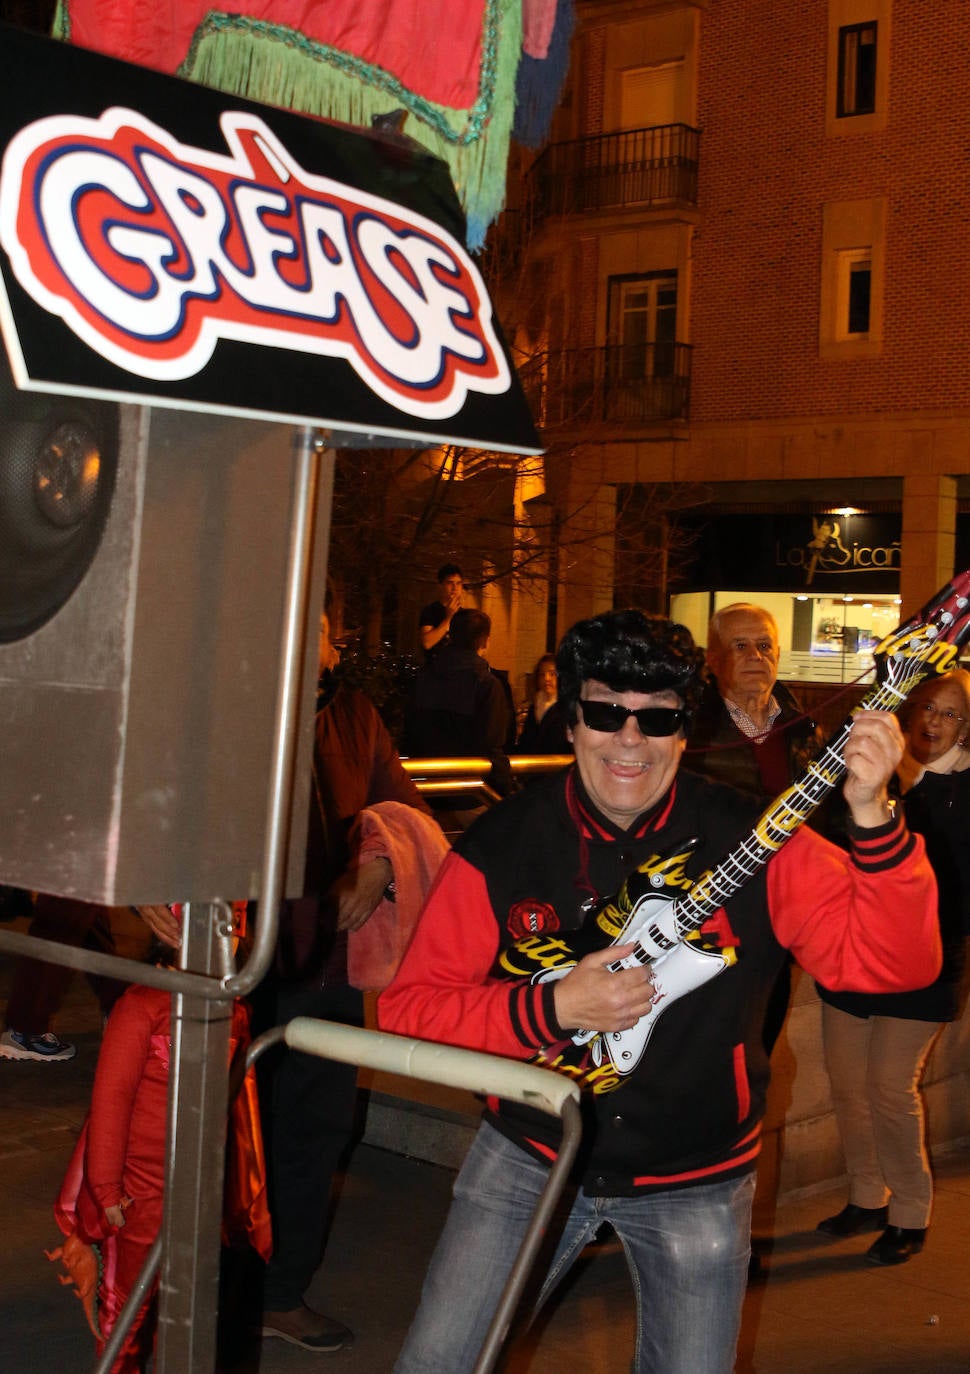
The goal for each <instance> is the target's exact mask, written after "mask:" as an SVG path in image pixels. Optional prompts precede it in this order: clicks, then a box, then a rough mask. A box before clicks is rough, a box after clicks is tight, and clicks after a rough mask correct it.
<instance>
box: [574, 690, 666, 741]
mask: <svg viewBox="0 0 970 1374" xmlns="http://www.w3.org/2000/svg"><path fill="white" fill-rule="evenodd" d="M579 707H580V710H581V711H582V713H583V720H584V721H585V722H586V724H587V725H588V726H589V728H590V730H597V731H599V732H600V733H601V734H604V735H615V734H616V732H617V731H618V730H622V729H623V727H624V725H626V723H627V721H628V720H629V718H630V716H636V721H637V725H639V727H640V733H641V735H652V736H653V737H654V738H655V739H663V738H665V737H666V736H668V735H676V733H677V731H678V730H679V729H680V728H681V726H682V725H683V724H684V721H685V720H686V719H687V712H686V711H682V710H681V709H680V707H679V706H641V707H640V709H639V711H629V710H627V708H626V707H625V706H617V705H616V704H615V703H614V702H612V701H586V700H585V699H583V698H580V702H579Z"/></svg>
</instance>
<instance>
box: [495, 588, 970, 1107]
mask: <svg viewBox="0 0 970 1374" xmlns="http://www.w3.org/2000/svg"><path fill="white" fill-rule="evenodd" d="M968 636H970V569H967V571H965V572H963V573H961V574H960V575H959V576H958V577H955V578H954V579H953V581H952V582H950V583H948V584H947V585H946V586H945V587H944V588H943V589H942V591H940V592H939V593H938V594H937V595H936V596H935V597H934V598H933V599H932V601H929V602H928V603H927V604H926V605H925V606H923V607H922V609H921V610H920V611H918V612H917V614H916V615H915V616H914V617H913V618H912V620H909V621H907V623H906V624H905V625H901V626H900V627H899V629H898V630H895V631H894V632H893V633H892V634H890V635H887V637H886V638H885V639H884V640H883V641H882V643H881V644H879V645H878V647H877V648H876V650H875V659H876V673H877V682H876V685H875V686H873V687H872V688H871V689H870V691H869V692H868V693H867V694H866V696H865V698H864V699H863V701H862V702H861V703H860V705H859V706H858V707H857V710H859V711H896V710H898V709H899V707H900V706H901V705H902V704H903V702H904V701H905V699H906V697H907V695H908V694H909V692H911V691H912V689H913V688H914V687H915V686H916V685H917V684H918V683H920V682H922V681H924V679H926V678H929V677H936V676H940V675H942V674H943V673H945V672H947V671H948V670H949V669H950V668H952V667H954V666H955V664H956V660H957V652H958V650H959V647H960V645H961V644H962V643H963V642H964V640H965V639H967V637H968ZM851 729H852V717H851V716H850V717H849V719H848V720H847V721H846V722H845V724H844V725H843V726H842V728H841V730H840V731H839V732H838V734H837V736H836V737H835V738H834V739H832V740H831V741H830V742H829V743H828V745H827V746H826V748H825V749H824V751H823V752H822V754H820V756H819V757H818V758H817V759H815V760H814V761H813V762H812V763H810V764H809V766H808V768H807V769H806V770H805V772H804V773H803V774H802V775H801V777H800V778H798V780H797V781H796V782H794V783H793V784H792V786H791V787H789V788H788V789H787V790H786V791H785V792H783V793H782V794H781V796H780V797H778V798H777V799H776V800H775V801H774V802H773V803H772V805H771V806H770V807H769V808H768V809H767V811H765V812H764V813H763V814H762V815H761V816H760V817H759V818H758V820H757V821H756V822H755V824H754V827H753V829H752V830H751V831H750V832H749V833H748V834H747V835H746V836H745V837H744V839H743V840H741V842H740V844H738V845H737V847H736V848H735V849H733V850H732V851H731V852H730V853H729V854H727V855H726V856H725V857H724V858H723V859H721V860H720V862H719V863H717V864H716V865H715V866H714V868H712V869H709V870H708V871H707V872H706V873H703V874H702V875H701V876H700V877H699V878H698V879H697V881H696V882H695V883H694V884H693V886H692V887H691V888H690V889H689V890H688V891H686V892H682V893H681V895H680V896H678V897H676V898H675V899H674V900H670V899H669V898H666V897H663V896H661V895H660V894H659V892H655V893H654V892H647V893H646V894H644V895H638V893H639V892H640V891H642V889H643V887H644V886H646V887H650V886H653V887H655V888H661V887H663V886H664V879H663V876H662V865H661V866H660V867H659V868H658V869H657V871H656V872H654V873H653V874H652V875H649V874H648V875H644V874H643V873H641V871H640V870H637V871H636V872H635V873H633V874H631V875H630V876H629V877H628V878H627V880H626V882H625V883H624V885H623V887H622V888H621V890H620V892H619V894H618V895H617V897H616V898H614V899H613V900H612V901H609V902H607V903H604V905H603V906H602V908H601V909H600V910H599V911H598V913H597V914H596V916H595V918H594V920H593V922H592V924H593V926H594V927H595V928H596V934H598V935H599V936H600V937H601V938H600V939H599V940H598V942H597V943H596V944H595V945H591V946H590V948H603V947H605V946H606V945H607V944H610V943H612V944H616V945H627V944H630V943H632V942H633V941H636V945H637V947H636V949H635V950H634V951H633V952H632V953H631V954H630V955H628V956H627V957H626V958H624V959H622V960H617V961H616V962H615V963H613V964H609V965H607V967H608V968H609V969H610V971H611V972H616V971H617V970H619V969H621V968H633V967H635V966H636V965H640V966H649V967H650V970H651V974H652V976H653V979H654V986H655V990H656V991H655V998H654V1004H653V1006H652V1008H651V1010H650V1011H649V1012H648V1013H647V1014H646V1015H645V1016H642V1017H641V1018H640V1020H639V1021H638V1022H637V1023H636V1025H635V1026H633V1027H632V1029H630V1030H626V1031H615V1032H601V1031H593V1030H581V1031H577V1032H576V1033H575V1035H573V1037H572V1039H571V1041H565V1042H564V1043H562V1044H558V1045H555V1046H550V1047H548V1048H547V1049H545V1050H543V1051H541V1052H540V1054H539V1056H538V1059H539V1061H540V1062H543V1063H546V1064H548V1065H549V1066H550V1067H552V1068H555V1069H558V1070H559V1071H560V1072H563V1073H568V1074H570V1076H572V1077H575V1078H577V1079H585V1080H586V1081H587V1082H588V1083H589V1085H590V1086H593V1087H594V1090H596V1091H599V1092H604V1091H610V1090H611V1089H612V1088H615V1087H619V1085H620V1083H621V1082H622V1077H623V1076H624V1075H626V1074H629V1073H631V1072H632V1071H633V1070H634V1069H635V1068H636V1066H637V1064H639V1062H640V1060H641V1058H642V1057H643V1053H644V1050H645V1049H646V1047H647V1042H648V1041H649V1039H650V1036H651V1034H652V1032H653V1029H654V1026H655V1025H656V1022H657V1020H658V1018H659V1017H660V1016H661V1015H662V1014H663V1012H664V1011H665V1010H666V1008H667V1007H668V1006H669V1005H670V1004H671V1003H672V1002H674V1001H676V1000H677V999H678V998H680V997H683V996H684V995H685V994H686V993H688V992H692V991H693V990H694V989H695V988H698V987H701V986H702V985H703V984H704V983H707V982H709V981H710V980H711V979H712V978H714V977H715V976H716V975H717V974H719V973H721V972H723V971H724V969H726V968H729V967H730V966H731V964H733V963H735V962H736V954H735V951H734V950H733V949H730V948H728V949H718V950H707V949H704V948H703V946H702V944H701V943H700V942H699V941H698V932H699V931H700V928H701V926H702V925H703V924H704V923H705V922H706V921H707V920H709V919H710V917H711V916H713V915H714V913H715V912H716V911H717V910H718V909H719V908H720V907H722V906H723V905H724V903H725V902H726V901H728V899H729V898H731V897H733V896H734V894H735V893H736V892H737V891H738V890H739V889H740V888H741V887H743V886H744V884H745V883H746V882H747V881H748V880H749V878H752V877H753V876H754V875H755V873H757V872H758V871H759V869H761V868H762V867H763V866H764V864H766V863H767V862H768V860H769V859H770V858H771V857H772V855H773V854H776V853H777V852H778V850H779V849H781V847H782V845H784V844H785V842H786V841H787V840H789V839H790V838H791V836H792V835H793V834H794V833H795V831H796V830H797V829H798V828H799V826H800V825H801V824H802V823H803V822H804V821H805V820H807V819H808V817H809V816H810V815H811V814H812V812H813V811H815V809H816V808H817V807H818V806H819V804H820V803H821V802H822V801H823V800H824V799H825V797H826V796H827V795H828V793H829V792H830V791H831V790H832V788H833V787H834V786H835V785H836V783H838V782H839V781H840V780H841V779H842V777H843V776H844V774H845V771H846V770H845V763H844V760H843V751H844V749H845V743H846V740H847V739H848V736H849V732H850V730H851ZM582 934H583V935H585V936H586V937H587V938H588V929H587V931H584V932H582ZM577 935H580V932H577ZM515 951H516V946H515V945H513V946H512V947H511V949H509V950H506V951H505V954H504V955H503V958H502V964H503V965H504V967H505V968H506V969H508V970H516V969H518V968H519V967H522V966H523V965H524V964H526V963H527V959H523V960H519V959H517V958H516V957H515ZM583 952H584V953H585V952H587V951H585V950H584V951H583ZM580 957H581V955H580V954H578V953H577V954H576V957H575V958H574V959H571V960H568V961H567V962H563V963H557V965H556V967H555V968H552V969H547V970H544V971H543V972H541V973H538V974H535V975H534V976H533V981H535V982H544V981H547V980H549V979H554V978H562V977H564V976H565V975H566V974H567V973H568V972H569V971H570V969H571V968H574V967H575V964H576V962H577V961H578V959H579V958H580Z"/></svg>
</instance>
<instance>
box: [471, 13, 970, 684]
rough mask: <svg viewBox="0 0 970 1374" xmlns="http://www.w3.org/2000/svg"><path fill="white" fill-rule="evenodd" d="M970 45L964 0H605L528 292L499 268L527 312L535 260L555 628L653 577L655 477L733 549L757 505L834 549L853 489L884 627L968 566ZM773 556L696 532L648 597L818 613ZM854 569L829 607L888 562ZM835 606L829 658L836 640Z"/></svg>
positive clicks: (514, 195) (586, 39)
mask: <svg viewBox="0 0 970 1374" xmlns="http://www.w3.org/2000/svg"><path fill="white" fill-rule="evenodd" d="M968 46H970V9H968V8H967V7H966V6H965V5H964V4H963V3H961V0H940V4H939V5H937V6H934V7H933V20H932V23H928V22H927V10H926V7H925V5H923V4H922V3H920V0H788V2H787V3H786V4H784V5H779V4H777V3H776V2H775V0H746V2H745V3H744V4H743V5H739V4H734V3H729V2H728V0H639V3H635V2H634V0H579V3H578V5H577V25H576V33H575V36H574V42H573V53H572V66H571V72H570V77H569V83H568V89H567V93H566V96H565V99H564V101H563V103H562V106H561V108H560V110H559V111H558V113H557V116H556V121H555V123H554V127H553V131H552V138H551V141H550V143H549V145H548V146H547V147H546V148H544V149H543V150H542V151H541V152H540V153H539V154H538V155H537V156H535V157H534V159H532V160H531V162H529V164H528V165H527V167H526V170H525V173H524V176H523V177H522V178H521V181H520V183H519V184H518V185H517V186H513V187H512V189H511V194H510V203H512V204H513V205H514V206H515V208H516V211H517V214H518V220H519V222H521V223H523V224H524V225H526V226H527V232H526V234H525V235H524V240H523V245H522V249H523V260H524V262H525V264H526V266H525V268H524V269H523V272H524V275H523V276H520V277H518V278H516V279H515V285H514V288H513V293H519V295H520V299H518V300H516V299H511V298H507V299H506V300H504V301H503V300H502V295H503V292H502V284H501V283H500V282H498V283H496V284H495V287H494V289H495V293H496V295H497V296H498V297H499V300H500V313H501V315H502V318H503V321H504V322H505V323H506V325H507V327H511V329H512V330H513V332H514V331H515V325H516V320H517V312H518V315H523V314H524V313H525V312H524V311H523V309H522V305H523V301H522V299H521V292H522V282H523V281H527V282H528V283H529V286H528V292H527V293H526V294H527V296H528V299H529V301H530V305H529V307H528V315H529V327H528V329H527V330H525V331H521V330H520V331H519V333H518V341H519V342H520V343H521V344H523V347H524V349H525V351H526V352H527V353H528V354H529V355H530V356H531V357H532V358H533V360H534V361H533V365H532V367H531V375H530V380H529V390H530V396H531V399H532V402H533V408H534V411H535V413H536V417H537V420H538V423H539V425H540V427H541V429H542V433H543V438H544V441H545V442H546V444H547V445H548V452H547V457H546V471H545V489H546V500H547V501H552V502H553V503H554V505H555V507H556V509H557V510H558V512H559V517H560V520H561V522H562V530H563V539H564V547H565V549H566V550H567V552H566V554H565V556H563V557H561V558H560V560H559V564H558V568H555V569H553V576H554V577H555V579H556V586H555V589H554V592H555V595H554V598H553V599H554V601H555V628H556V631H558V632H561V631H562V630H563V629H564V628H565V627H566V626H567V625H569V624H570V623H572V621H574V620H575V619H576V618H577V617H579V616H581V615H584V614H588V613H590V612H592V611H594V610H597V609H601V608H603V607H604V606H609V605H612V604H614V601H616V600H617V599H622V598H623V596H624V595H626V589H625V588H624V587H623V576H622V569H619V568H618V564H617V548H618V547H619V546H621V545H622V544H623V539H620V540H619V543H618V541H617V538H616V537H615V528H614V527H615V526H616V525H617V523H618V521H619V523H620V524H621V525H622V521H623V517H622V515H621V514H618V512H620V510H621V506H622V502H623V495H622V494H623V493H624V492H626V493H629V492H631V491H636V490H639V491H641V492H647V493H648V494H649V496H650V499H655V500H656V502H658V503H659V504H660V505H661V506H662V505H663V503H664V501H666V500H667V499H668V497H669V495H670V493H679V496H680V499H679V501H677V502H674V503H673V504H674V506H675V507H676V509H677V512H678V514H677V519H681V518H682V517H683V505H684V500H683V497H684V493H685V492H688V493H689V492H690V491H691V490H694V491H696V494H697V505H698V514H699V515H703V521H702V522H701V523H704V524H706V533H703V534H702V536H701V540H702V542H703V541H704V540H706V541H707V542H708V544H711V543H713V544H715V545H720V546H721V547H724V546H726V545H728V544H730V542H731V540H732V538H733V537H734V535H733V529H734V527H733V526H732V524H731V521H732V519H733V518H734V517H736V516H739V515H740V514H742V513H743V514H745V515H748V516H750V514H751V513H760V514H761V515H762V516H763V517H764V521H765V527H764V534H763V538H760V539H759V540H756V541H754V542H755V543H759V542H760V543H761V544H763V546H764V549H765V550H768V549H769V548H774V549H775V550H776V552H777V549H778V547H779V535H778V529H777V526H776V525H773V524H772V521H773V520H774V519H775V517H776V516H781V515H784V516H785V517H786V518H795V519H800V520H801V521H802V523H803V526H804V543H805V544H806V546H807V545H808V541H809V540H810V539H811V538H812V536H813V533H814V532H815V530H816V528H817V527H818V525H819V522H820V521H821V520H822V519H823V518H825V516H826V513H831V512H835V514H834V515H831V514H830V515H829V518H830V519H832V520H834V521H836V523H837V536H836V542H838V541H839V540H841V545H840V547H842V548H843V549H844V550H845V551H846V559H848V555H849V553H850V552H851V553H853V554H855V553H858V552H859V551H860V550H861V554H862V556H863V557H864V558H865V557H869V559H870V563H871V561H872V557H873V556H875V557H876V560H877V562H878V561H880V560H881V566H882V567H883V569H884V571H885V576H884V577H883V579H882V580H881V581H880V579H879V578H878V577H873V578H870V579H869V583H868V584H867V595H869V594H871V591H872V587H875V595H876V597H877V599H878V598H881V600H880V601H879V604H878V605H877V608H876V621H872V617H871V615H870V616H869V620H870V621H872V623H871V624H870V623H868V622H866V623H863V624H862V625H861V629H860V626H858V625H857V626H854V627H853V628H852V633H853V634H854V635H855V638H856V639H858V638H859V635H860V633H861V635H862V639H863V641H865V639H866V635H867V634H868V636H869V639H870V640H871V639H872V638H878V637H879V635H880V631H881V622H880V623H877V622H878V614H879V613H880V607H881V614H882V615H883V618H884V619H886V620H888V619H892V618H894V617H897V618H898V614H899V609H900V603H902V609H903V610H904V611H906V610H910V609H912V608H913V607H914V606H915V605H917V604H919V602H920V601H921V600H923V599H925V597H926V596H927V595H929V594H930V593H931V592H932V591H934V590H935V589H936V588H937V587H938V586H939V585H940V584H941V583H942V582H943V581H945V580H946V578H947V577H948V576H949V575H950V574H951V573H952V571H953V568H954V559H955V557H957V556H958V555H957V552H956V546H957V534H958V514H959V503H960V499H961V497H962V496H967V497H970V370H968V369H967V367H966V365H965V354H966V352H967V347H968V345H970V239H968V235H967V233H966V230H965V221H966V218H967V213H966V212H967V205H968V201H970V189H968V187H970V169H968V166H967V155H966V148H967V146H968V135H970V73H968V71H967V69H966V65H965V62H964V61H963V58H962V54H964V53H965V52H966V51H967V48H968ZM642 508H643V507H642V504H641V506H640V507H639V509H642ZM968 508H970V505H968ZM843 512H847V513H848V514H843ZM870 517H871V518H872V519H877V520H879V521H882V522H883V524H882V525H880V527H879V540H880V542H879V544H878V547H877V548H876V549H875V554H874V555H873V550H872V547H871V546H872V545H873V537H872V536H871V533H863V526H862V525H860V524H859V521H860V520H864V519H866V518H870ZM853 522H855V523H853ZM886 522H888V525H887V524H886ZM893 522H895V524H893ZM887 529H888V531H889V533H888V534H887V533H886V530H887ZM621 533H622V531H621ZM627 533H629V531H627ZM571 541H572V543H575V545H576V547H581V548H582V549H583V550H584V552H583V554H582V556H578V555H577V556H575V557H572V556H570V555H569V553H568V549H569V548H570V547H571ZM867 541H868V542H867ZM750 542H751V541H749V543H750ZM964 542H970V541H964ZM627 543H629V540H627ZM749 553H750V559H749V562H751V563H752V567H751V568H750V569H749V570H748V571H747V572H746V571H745V569H744V567H743V566H742V565H743V560H741V561H740V562H738V565H737V567H736V568H735V569H734V570H733V571H732V572H731V573H728V572H726V571H725V572H724V577H725V578H731V579H732V580H730V581H728V582H726V583H725V584H724V585H717V584H712V583H710V582H709V583H707V584H705V583H704V581H703V572H698V570H697V567H694V569H693V570H691V567H690V565H689V560H688V562H685V561H684V558H683V557H680V561H679V562H678V559H677V558H676V557H675V558H673V560H672V562H671V564H670V567H669V570H668V571H669V574H670V576H669V581H667V582H665V583H664V584H663V585H660V586H656V585H655V586H653V587H649V588H646V589H645V593H644V596H643V597H642V598H641V599H643V600H644V601H648V600H649V601H650V602H651V603H652V604H654V605H657V606H658V607H659V606H664V607H666V606H667V605H669V604H671V598H672V597H673V605H674V609H675V611H677V612H678V613H679V614H682V615H683V617H684V618H686V619H687V620H688V623H690V624H691V625H692V628H695V629H696V630H698V631H702V630H703V627H704V625H706V618H707V614H708V612H709V610H710V609H712V608H713V606H714V604H716V600H717V598H718V597H719V596H720V597H722V599H723V596H726V595H729V594H730V595H733V594H735V593H753V592H755V591H758V592H761V593H765V594H767V593H769V592H772V591H774V592H777V594H778V596H779V597H780V598H782V600H781V601H780V602H779V606H780V608H781V610H782V616H781V619H782V622H783V625H787V624H788V623H789V622H791V624H792V625H796V626H797V623H798V615H797V614H795V615H794V618H792V616H791V615H789V614H788V613H787V612H786V610H785V606H786V605H787V602H788V601H791V600H792V597H793V595H794V592H795V590H796V589H795V588H793V587H791V586H787V585H785V584H784V581H783V580H782V582H779V584H778V586H777V587H774V586H773V584H772V581H771V572H770V570H766V567H760V568H757V569H755V568H754V567H753V562H755V561H757V550H756V549H754V547H753V545H752V546H751V547H750V548H749ZM766 556H767V555H766ZM701 563H703V560H701ZM775 563H776V564H777V563H778V559H777V557H776V558H775ZM816 563H817V560H816ZM666 566H667V565H666V563H664V567H666ZM847 566H848V565H847ZM837 572H838V570H837V569H835V568H832V569H828V568H826V567H824V565H820V566H819V575H818V577H817V578H816V583H817V585H816V586H814V587H813V588H811V591H812V593H813V594H815V595H820V594H821V592H822V591H823V590H824V591H826V592H827V593H828V594H829V595H828V599H827V600H826V601H825V604H822V602H821V601H820V602H819V605H818V606H816V620H817V622H818V624H823V623H824V625H826V626H828V625H830V623H831V621H832V615H831V611H832V606H831V605H829V602H832V603H833V604H834V603H836V602H840V601H842V600H849V601H851V600H852V597H853V591H854V588H855V587H857V586H861V585H862V583H861V582H859V583H852V581H851V579H848V580H847V575H846V576H842V577H840V576H838V575H836V574H837ZM823 574H831V575H830V576H828V580H827V581H825V577H824V576H823ZM664 576H665V577H666V576H667V574H666V573H665V574H664ZM678 576H680V579H681V580H680V582H679V583H678V581H677V577H678ZM822 582H824V583H825V585H824V587H822V586H821V583H822ZM803 591H804V589H803ZM688 592H689V593H690V596H687V593H688ZM678 593H680V595H677V594H678ZM685 597H686V599H685ZM762 599H764V597H763V596H762ZM800 599H802V600H804V595H803V596H802V597H801V598H800ZM772 604H773V605H774V603H772ZM797 609H798V608H795V611H796V612H797ZM786 615H788V620H787V621H786ZM852 615H853V618H854V619H855V620H860V619H861V620H862V621H864V622H865V621H866V617H865V616H860V613H858V612H857V611H853V613H852ZM513 619H514V616H513ZM817 630H818V625H816V626H815V627H814V628H811V629H810V630H809V631H808V632H807V633H808V639H807V640H805V642H804V643H803V644H802V648H804V649H805V655H808V653H809V648H810V649H811V653H812V654H816V651H819V652H821V651H822V650H827V649H829V648H830V647H831V644H826V643H824V642H821V641H820V640H819V639H818V636H817V633H816V632H817ZM792 634H793V646H794V647H795V648H797V645H795V640H796V639H797V637H798V633H797V630H794V629H793V630H792ZM551 637H552V635H551V632H550V638H551ZM846 642H848V641H846ZM541 647H545V646H544V645H538V644H536V643H533V642H531V641H530V642H529V643H528V644H527V645H526V646H525V647H524V649H523V650H522V655H523V658H524V660H526V661H527V660H529V659H530V658H532V657H534V656H535V652H534V651H535V650H536V649H537V648H541ZM506 656H507V657H508V658H510V659H511V658H515V659H516V660H517V658H518V656H519V649H518V646H517V645H515V644H514V643H511V642H510V643H509V644H508V646H507V653H506ZM795 657H796V658H798V654H797V653H796V655H795ZM803 657H805V663H806V664H807V663H808V662H809V660H808V657H806V656H803ZM525 666H527V663H526V662H525V661H524V662H523V664H519V663H518V662H517V661H516V662H515V663H514V665H513V679H514V680H515V679H516V677H517V675H518V674H520V672H521V671H524V668H525ZM805 671H806V672H808V671H809V669H808V668H806V669H805ZM795 675H796V676H797V673H796V674H795Z"/></svg>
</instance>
